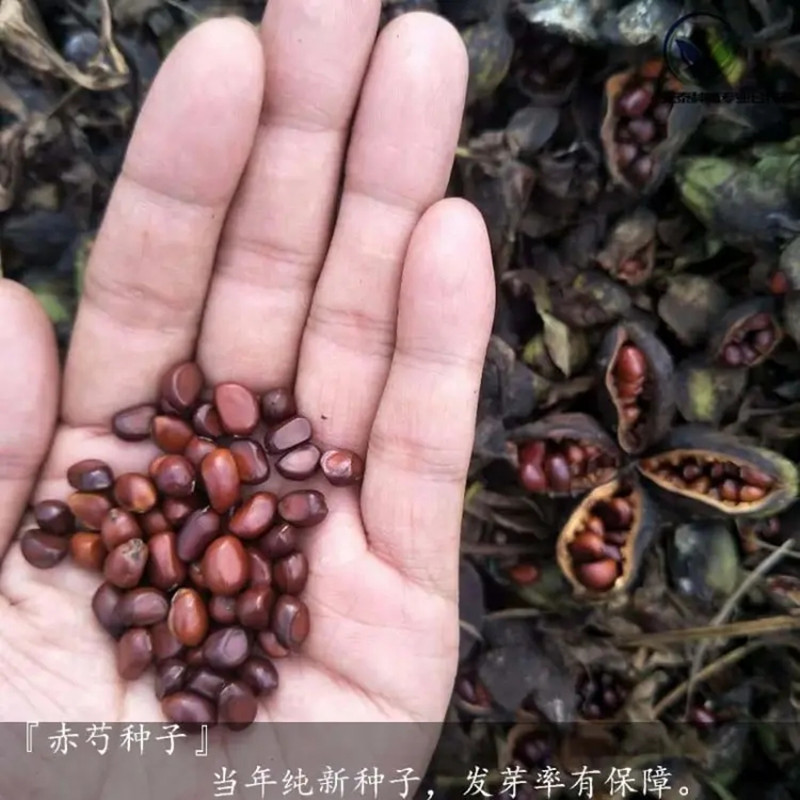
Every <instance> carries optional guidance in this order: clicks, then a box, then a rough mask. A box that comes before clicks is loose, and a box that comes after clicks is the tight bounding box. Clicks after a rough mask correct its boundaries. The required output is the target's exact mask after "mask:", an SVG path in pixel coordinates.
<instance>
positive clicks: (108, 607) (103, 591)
mask: <svg viewBox="0 0 800 800" xmlns="http://www.w3.org/2000/svg"><path fill="white" fill-rule="evenodd" d="M121 597H122V592H121V591H120V590H119V589H117V587H116V586H114V585H112V584H110V583H107V582H106V583H101V584H100V586H98V587H97V590H96V591H95V593H94V595H93V596H92V611H93V612H94V616H95V618H96V619H97V621H98V622H99V623H100V625H101V627H102V628H103V629H104V630H105V631H106V632H108V633H110V634H111V635H112V636H113V637H114V638H115V639H116V638H118V637H119V636H121V635H122V632H123V631H124V630H125V626H124V625H122V624H121V623H120V622H119V620H118V619H117V617H116V608H117V603H118V602H119V600H120V598H121Z"/></svg>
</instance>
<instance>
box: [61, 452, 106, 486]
mask: <svg viewBox="0 0 800 800" xmlns="http://www.w3.org/2000/svg"><path fill="white" fill-rule="evenodd" d="M67 480H68V481H69V485H70V486H72V488H73V489H77V490H78V491H79V492H104V491H106V490H107V489H110V488H111V487H112V486H113V485H114V473H113V472H112V471H111V467H109V466H108V464H106V462H105V461H99V460H98V459H96V458H87V459H85V460H83V461H79V462H78V463H77V464H73V465H72V466H71V467H70V468H69V469H68V470H67Z"/></svg>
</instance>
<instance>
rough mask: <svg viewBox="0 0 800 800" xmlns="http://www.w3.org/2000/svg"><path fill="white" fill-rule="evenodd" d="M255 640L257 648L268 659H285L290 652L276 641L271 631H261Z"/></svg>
mask: <svg viewBox="0 0 800 800" xmlns="http://www.w3.org/2000/svg"><path fill="white" fill-rule="evenodd" d="M257 638H258V646H259V647H260V648H261V649H262V650H263V651H264V654H265V655H267V656H269V658H286V656H288V655H289V653H290V652H291V651H290V650H289V649H288V648H287V647H284V646H283V645H282V644H281V643H280V642H279V641H278V638H277V637H276V636H275V633H274V632H273V631H261V632H260V633H259V634H258V637H257Z"/></svg>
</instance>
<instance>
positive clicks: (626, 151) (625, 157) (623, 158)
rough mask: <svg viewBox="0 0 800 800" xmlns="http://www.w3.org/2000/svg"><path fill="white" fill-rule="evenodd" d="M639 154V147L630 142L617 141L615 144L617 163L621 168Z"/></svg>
mask: <svg viewBox="0 0 800 800" xmlns="http://www.w3.org/2000/svg"><path fill="white" fill-rule="evenodd" d="M638 155H639V148H638V147H637V146H636V145H635V144H633V143H632V142H619V143H618V144H617V164H618V165H619V166H620V167H621V168H622V169H625V167H627V166H630V165H631V164H632V163H633V162H634V161H635V160H636V157H637V156H638Z"/></svg>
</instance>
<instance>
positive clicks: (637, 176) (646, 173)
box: [630, 155, 654, 186]
mask: <svg viewBox="0 0 800 800" xmlns="http://www.w3.org/2000/svg"><path fill="white" fill-rule="evenodd" d="M653 168H654V164H653V159H652V158H651V157H650V156H646V155H645V156H641V158H637V159H636V161H634V162H633V164H631V167H630V173H631V176H632V177H633V179H634V180H635V181H636V183H638V184H639V185H640V186H643V185H644V184H645V183H647V181H649V180H650V177H651V176H652V174H653Z"/></svg>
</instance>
